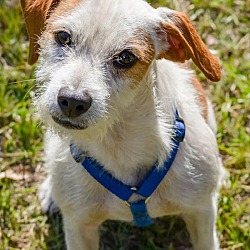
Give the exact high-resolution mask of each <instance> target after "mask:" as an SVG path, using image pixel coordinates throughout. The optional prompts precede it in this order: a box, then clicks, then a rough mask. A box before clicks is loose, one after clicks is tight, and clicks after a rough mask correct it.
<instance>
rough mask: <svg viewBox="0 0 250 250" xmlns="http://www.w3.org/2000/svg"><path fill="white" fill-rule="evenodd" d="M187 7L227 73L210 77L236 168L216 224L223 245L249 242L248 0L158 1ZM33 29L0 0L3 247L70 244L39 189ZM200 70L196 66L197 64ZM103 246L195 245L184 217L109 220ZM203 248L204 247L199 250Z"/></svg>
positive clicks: (115, 249) (245, 246) (12, 4)
mask: <svg viewBox="0 0 250 250" xmlns="http://www.w3.org/2000/svg"><path fill="white" fill-rule="evenodd" d="M148 2H150V3H151V4H152V5H153V6H155V7H157V6H167V7H169V8H171V9H175V10H179V11H184V12H186V13H188V15H189V17H190V19H191V20H192V22H193V24H194V26H195V27H196V29H197V30H198V33H199V34H200V35H201V37H202V39H203V41H204V42H205V43H206V44H207V46H208V47H209V49H211V50H212V51H213V52H214V53H215V54H216V56H217V57H218V58H219V60H220V64H221V67H222V72H223V78H222V80H221V81H220V82H219V83H211V82H210V83H208V82H207V80H206V79H205V77H204V76H203V75H202V74H201V73H200V72H199V71H197V74H198V75H199V78H200V80H201V82H202V83H203V84H204V86H205V85H206V86H208V87H206V89H207V93H208V95H209V96H210V98H211V99H212V101H213V104H214V108H215V111H216V116H217V122H218V126H219V129H218V135H217V139H218V143H219V149H220V153H221V155H222V158H223V162H224V164H225V166H226V168H227V169H228V171H229V173H230V185H231V186H230V187H229V188H228V187H227V188H223V189H222V190H221V198H220V200H219V216H218V221H217V230H218V232H219V238H220V242H221V248H222V249H242V250H249V249H250V226H249V222H250V198H249V192H250V178H249V174H250V0H192V1H189V0H186V1H184V0H179V1H177V0H173V1H169V0H158V1H157V0H155V1H154V0H152V1H148ZM27 58H28V36H27V32H26V29H25V25H24V21H23V17H22V13H21V8H20V6H19V2H18V1H17V0H0V250H5V249H23V250H33V249H60V250H61V249H62V250H63V249H65V245H64V240H63V229H62V222H61V217H60V214H57V215H55V216H49V217H48V216H46V215H43V214H42V213H41V212H40V208H39V202H38V199H37V195H36V193H37V188H38V186H39V184H40V183H41V182H42V180H43V179H44V177H45V173H44V170H43V167H42V166H43V150H42V146H43V131H44V128H43V126H42V124H40V123H39V122H38V121H37V120H36V118H35V115H34V110H33V108H32V102H31V97H32V95H33V93H34V90H35V88H36V86H35V80H34V67H31V66H30V65H28V63H27ZM194 70H196V68H194ZM101 235H102V236H101V246H100V248H101V249H102V250H104V249H105V250H162V249H169V250H174V249H176V250H177V249H178V250H179V249H186V248H188V247H190V243H189V237H188V233H187V231H186V229H185V224H184V222H183V221H182V220H181V219H179V218H178V217H165V218H161V219H157V220H156V223H155V224H154V225H152V226H151V227H149V228H147V229H139V228H136V227H134V226H132V225H130V224H127V223H120V222H111V221H108V222H106V223H105V224H104V225H103V226H102V227H101ZM201 250H202V249H201Z"/></svg>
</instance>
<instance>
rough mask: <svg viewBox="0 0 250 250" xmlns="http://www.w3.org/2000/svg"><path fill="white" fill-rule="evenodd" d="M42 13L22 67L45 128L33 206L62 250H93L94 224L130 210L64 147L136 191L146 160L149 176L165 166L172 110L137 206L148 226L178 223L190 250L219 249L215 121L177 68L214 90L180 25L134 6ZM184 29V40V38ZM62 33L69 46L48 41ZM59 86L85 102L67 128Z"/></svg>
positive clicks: (27, 8) (163, 12)
mask: <svg viewBox="0 0 250 250" xmlns="http://www.w3.org/2000/svg"><path fill="white" fill-rule="evenodd" d="M30 2H31V1H22V6H23V9H24V14H25V15H26V12H28V13H29V15H27V16H26V22H27V28H28V31H29V34H30V36H32V35H33V36H34V37H35V35H34V34H33V33H32V29H31V28H30V27H31V26H29V25H30V24H29V23H28V22H29V19H28V18H29V17H30V15H31V14H30V13H31V12H32V11H33V9H36V8H39V7H40V8H41V5H39V4H38V5H37V6H35V4H34V3H33V2H32V5H31V3H30ZM35 2H36V1H35ZM49 2H53V1H49ZM57 2H58V1H57ZM32 8H33V9H32ZM43 9H44V10H45V11H48V13H47V12H46V13H47V14H46V18H47V20H46V23H44V24H42V25H43V26H44V28H43V32H41V34H40V35H41V36H40V35H39V36H40V38H39V46H40V52H39V54H34V53H38V52H37V51H35V52H34V51H31V55H33V57H30V58H31V59H30V62H31V63H33V62H35V60H36V57H38V55H40V59H39V64H38V67H37V71H36V76H37V80H38V82H39V83H40V84H39V86H40V87H39V89H38V90H37V95H36V97H35V100H34V103H35V106H36V107H37V110H38V113H39V115H40V117H41V120H42V121H43V122H44V123H46V124H47V125H48V131H47V133H46V136H45V163H46V168H47V170H48V177H47V179H46V181H45V182H44V183H43V185H42V186H41V189H40V193H39V196H40V200H41V206H42V209H43V210H44V211H46V212H47V211H49V210H50V211H52V210H55V209H56V207H57V206H58V207H59V208H60V210H61V212H62V215H63V221H64V228H65V235H66V243H67V248H68V249H70V250H97V249H98V246H99V243H98V227H99V225H100V224H101V223H102V222H104V221H105V220H107V219H112V220H123V221H132V215H131V212H130V209H129V207H128V206H127V205H126V204H125V203H124V202H123V201H121V200H120V199H119V198H117V197H116V196H115V195H113V194H111V193H110V192H109V191H107V190H106V189H105V188H104V187H103V186H101V185H100V184H99V183H97V182H96V181H95V180H94V179H93V178H92V177H91V176H90V175H89V174H88V173H87V172H86V171H85V169H84V168H83V167H82V166H81V164H78V163H76V162H75V160H74V159H73V157H72V155H71V153H70V150H69V145H70V143H72V142H73V143H74V144H75V145H77V146H78V148H80V149H82V150H83V151H85V152H88V154H89V155H90V156H91V157H93V158H94V159H95V160H96V161H98V162H99V163H100V164H101V165H102V166H103V167H104V168H105V170H107V171H108V172H110V173H111V174H112V175H113V176H115V177H116V178H117V179H119V180H121V181H122V182H124V183H127V184H129V185H135V186H136V185H137V183H138V182H140V180H141V179H142V178H143V177H144V176H145V174H146V173H147V172H148V171H149V170H150V169H151V167H152V166H153V165H154V163H155V162H156V161H158V162H159V168H160V167H162V164H163V163H164V161H165V160H166V158H167V157H168V156H169V154H170V151H171V149H172V142H171V140H172V137H173V125H172V124H173V121H174V119H175V113H176V110H178V112H179V115H180V116H181V117H182V118H183V119H184V121H185V124H186V136H185V139H184V141H183V142H182V143H181V145H180V149H179V151H178V154H177V157H176V159H175V161H174V163H173V165H172V167H171V169H170V171H169V173H168V174H167V175H166V177H165V178H164V180H163V181H162V183H161V184H160V185H159V187H158V188H157V189H156V191H155V192H154V193H153V195H152V197H151V199H150V201H149V202H148V204H147V207H148V211H149V214H150V215H151V217H153V218H155V217H160V216H164V215H171V214H179V215H181V216H182V217H183V219H184V220H185V222H186V225H187V229H188V231H189V233H190V237H191V241H192V245H193V249H195V250H218V249H219V242H218V239H217V236H216V228H215V221H216V214H217V198H218V188H219V186H220V183H221V181H222V179H223V175H224V170H223V166H222V163H221V159H220V157H219V153H218V149H217V143H216V137H215V132H216V123H215V120H214V115H213V110H212V105H211V103H210V102H209V101H208V99H207V98H206V97H205V96H204V92H202V91H200V90H201V86H200V85H199V83H198V85H199V86H198V87H197V81H196V85H195V84H194V76H193V72H192V71H189V70H187V69H185V68H184V67H182V66H180V65H179V63H180V62H184V61H185V60H187V59H189V58H191V59H192V60H193V61H194V62H195V64H196V65H197V66H198V67H199V68H200V69H201V70H202V71H203V72H204V74H205V75H206V76H207V77H208V78H209V79H211V80H214V81H216V80H219V78H220V72H219V69H218V64H217V61H216V59H215V58H214V57H213V56H212V55H211V54H210V52H209V51H208V50H207V49H206V48H205V45H204V44H203V43H202V42H201V40H200V38H199V36H198V35H197V34H196V33H195V32H194V31H193V30H192V29H193V27H192V26H191V25H190V23H189V20H188V19H187V17H186V16H185V17H184V18H182V14H180V13H179V12H174V11H172V10H169V9H167V8H159V9H154V8H152V7H151V6H150V5H148V4H147V3H146V2H144V1H142V0H119V1H114V0H83V1H81V0H79V1H74V0H71V1H70V0H65V1H59V4H58V3H57V5H55V4H54V5H53V6H52V7H51V6H49V7H46V8H43ZM44 16H45V15H44ZM179 18H180V19H179ZM177 19H178V20H177ZM32 25H34V24H32ZM39 25H41V24H39ZM190 29H191V30H192V31H191V38H190V37H189V36H188V35H186V34H187V33H186V32H188V31H189V30H190ZM61 30H63V31H67V32H69V33H70V34H71V39H72V41H73V43H74V46H69V47H67V46H64V47H63V46H60V45H59V44H58V42H57V41H56V40H55V34H56V33H57V32H58V31H61ZM37 34H38V33H37ZM182 35H183V37H184V39H183V38H182ZM192 37H194V38H192ZM190 39H194V40H195V43H193V42H192V41H191V40H190ZM190 41H191V42H190ZM199 46H201V47H199ZM197 48H198V49H197ZM199 48H201V49H199ZM31 50H32V48H31ZM124 50H129V51H132V52H133V53H134V54H135V55H136V57H137V58H138V61H137V62H136V64H135V65H133V66H132V67H131V68H128V69H121V68H119V67H118V68H117V67H115V65H114V58H115V56H117V55H118V54H119V53H121V52H122V51H124ZM201 51H202V52H201ZM32 53H33V54H32ZM199 53H200V54H199ZM34 55H35V57H34ZM32 58H33V59H32ZM34 58H35V59H34ZM204 58H205V59H206V60H204ZM32 60H33V61H32ZM211 72H212V73H211ZM65 87H67V88H69V89H70V91H71V94H72V95H73V96H74V93H78V94H79V93H81V92H80V91H82V90H83V91H85V92H87V93H88V94H89V95H90V96H91V97H92V103H91V107H90V108H89V109H88V110H87V112H85V113H84V114H82V115H80V116H78V117H73V118H72V117H66V116H65V115H64V114H63V112H62V110H61V108H60V106H59V105H58V93H59V91H60V90H61V89H62V88H65ZM79 95H80V94H79ZM55 121H56V122H55ZM135 199H136V197H135ZM53 202H54V203H53ZM55 204H56V205H55Z"/></svg>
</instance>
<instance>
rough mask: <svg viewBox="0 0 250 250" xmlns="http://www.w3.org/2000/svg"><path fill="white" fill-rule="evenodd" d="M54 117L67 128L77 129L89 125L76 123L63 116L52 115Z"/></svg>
mask: <svg viewBox="0 0 250 250" xmlns="http://www.w3.org/2000/svg"><path fill="white" fill-rule="evenodd" d="M52 119H53V120H54V121H55V122H56V123H57V124H59V125H61V126H62V127H64V128H67V129H76V130H83V129H86V128H87V127H88V126H87V124H85V123H74V122H72V121H69V120H64V119H62V118H58V117H57V116H52Z"/></svg>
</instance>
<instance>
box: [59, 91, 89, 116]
mask: <svg viewBox="0 0 250 250" xmlns="http://www.w3.org/2000/svg"><path fill="white" fill-rule="evenodd" d="M57 102H58V105H59V107H60V108H61V110H62V112H63V113H64V114H65V115H66V116H67V117H70V118H73V117H78V116H80V115H81V114H84V113H85V112H87V110H88V109H89V108H90V106H91V103H92V98H91V96H90V95H89V94H88V93H87V92H86V91H78V90H73V91H72V90H70V89H69V88H67V87H65V88H61V89H60V90H59V92H58V95H57Z"/></svg>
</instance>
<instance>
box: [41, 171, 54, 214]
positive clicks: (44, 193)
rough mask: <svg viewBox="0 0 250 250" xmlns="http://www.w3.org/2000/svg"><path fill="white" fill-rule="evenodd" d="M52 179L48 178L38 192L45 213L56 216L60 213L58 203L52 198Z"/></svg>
mask: <svg viewBox="0 0 250 250" xmlns="http://www.w3.org/2000/svg"><path fill="white" fill-rule="evenodd" d="M50 181H51V177H50V176H48V177H47V178H46V179H45V181H44V182H43V183H42V185H41V186H40V189H39V191H38V198H39V200H40V206H41V210H42V212H43V213H47V214H49V215H52V214H55V213H57V212H58V211H59V208H58V207H57V205H56V203H55V202H54V201H53V199H52V197H51V183H50Z"/></svg>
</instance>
